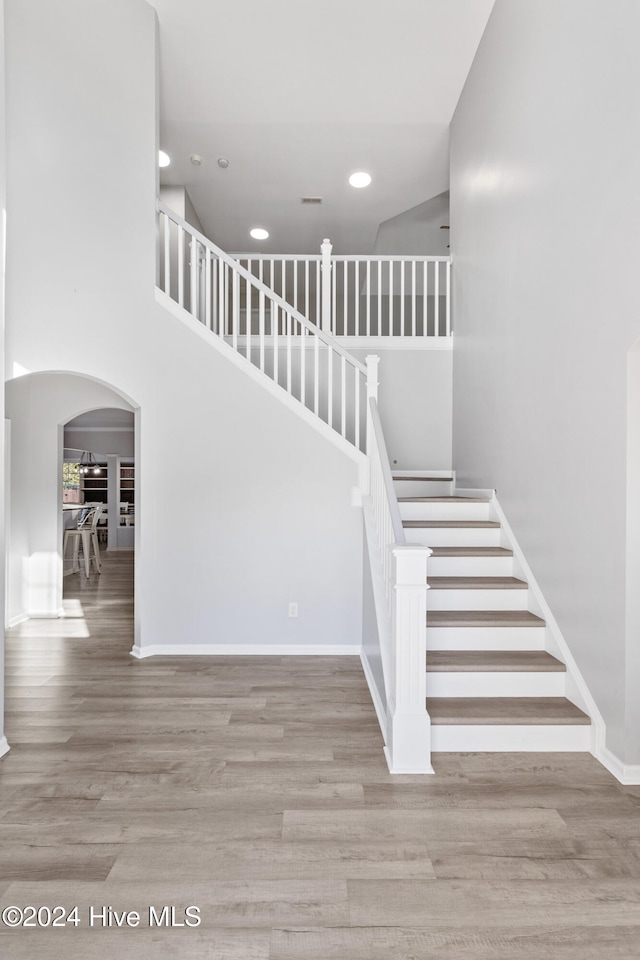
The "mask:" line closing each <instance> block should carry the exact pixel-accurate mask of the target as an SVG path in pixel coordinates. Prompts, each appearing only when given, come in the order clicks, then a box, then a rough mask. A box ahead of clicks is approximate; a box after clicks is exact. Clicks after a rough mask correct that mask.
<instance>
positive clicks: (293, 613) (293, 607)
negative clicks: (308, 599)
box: [289, 603, 298, 617]
mask: <svg viewBox="0 0 640 960" xmlns="http://www.w3.org/2000/svg"><path fill="white" fill-rule="evenodd" d="M289 616H290V617H297V616H298V604H297V603H290V604H289Z"/></svg>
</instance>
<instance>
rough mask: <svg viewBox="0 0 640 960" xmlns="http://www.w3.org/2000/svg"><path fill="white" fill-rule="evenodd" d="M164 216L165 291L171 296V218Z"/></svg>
mask: <svg viewBox="0 0 640 960" xmlns="http://www.w3.org/2000/svg"><path fill="white" fill-rule="evenodd" d="M163 218H164V292H165V293H166V294H167V296H169V297H170V296H171V220H169V217H168V216H167V215H166V214H163Z"/></svg>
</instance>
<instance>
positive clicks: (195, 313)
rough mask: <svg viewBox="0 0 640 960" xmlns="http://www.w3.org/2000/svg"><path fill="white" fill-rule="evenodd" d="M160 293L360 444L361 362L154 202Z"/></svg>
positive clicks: (362, 428) (363, 425) (363, 424)
mask: <svg viewBox="0 0 640 960" xmlns="http://www.w3.org/2000/svg"><path fill="white" fill-rule="evenodd" d="M157 284H158V287H159V288H160V290H161V291H163V293H164V294H165V295H166V296H167V297H168V298H169V299H170V300H171V301H172V302H173V303H175V304H177V305H178V307H180V308H182V309H183V310H186V311H187V312H188V313H189V314H191V316H192V317H193V318H194V319H195V320H198V321H199V322H200V323H202V324H203V326H205V327H206V328H207V329H208V330H210V331H211V332H212V333H213V334H215V335H217V336H218V337H220V338H221V339H222V340H224V342H225V344H226V345H227V347H230V348H231V349H232V350H233V351H234V353H235V355H236V359H237V357H241V358H242V359H243V360H245V361H246V362H247V363H249V364H251V365H252V366H253V367H254V368H256V369H257V370H259V371H260V372H261V373H262V374H264V375H265V376H266V377H268V378H269V379H270V380H271V381H272V382H273V383H275V384H276V385H277V386H278V387H280V388H282V390H284V391H285V392H286V393H287V394H288V395H289V397H291V398H292V399H294V400H297V401H299V403H301V404H302V406H303V407H305V408H306V410H307V411H309V412H310V413H311V414H313V415H314V416H315V417H316V418H318V419H319V420H321V421H323V422H324V423H325V424H326V425H327V426H328V427H330V428H331V429H332V430H333V431H335V432H336V433H338V434H339V435H340V436H341V437H342V438H343V439H344V440H346V441H347V442H348V443H350V444H352V445H353V446H354V447H355V448H356V449H358V450H360V451H362V452H364V451H365V449H366V418H367V412H366V398H367V365H366V364H365V363H362V362H361V361H360V360H358V359H356V358H355V357H353V356H352V355H351V354H350V353H349V352H348V351H347V350H345V348H344V347H343V346H342V345H341V344H340V343H338V342H337V340H335V338H334V337H332V336H331V335H330V334H328V333H325V332H324V331H322V330H320V329H318V327H316V325H315V324H314V323H313V322H312V321H310V320H308V319H307V318H306V317H305V316H303V315H302V314H301V313H299V312H298V310H296V309H295V307H293V306H292V305H291V304H290V303H287V302H286V301H285V300H284V299H283V298H282V297H281V296H280V295H279V294H278V293H276V292H275V291H274V290H272V289H270V288H269V287H268V286H267V285H266V284H265V283H263V282H262V281H261V280H260V279H259V278H258V277H256V276H254V275H253V274H252V273H250V272H249V271H247V270H246V269H245V268H244V267H243V266H242V265H241V264H240V263H239V262H238V260H236V259H234V258H233V257H230V256H229V255H228V254H227V253H225V252H224V251H223V250H221V249H220V248H219V247H217V246H216V245H215V244H214V243H212V242H211V241H210V240H208V239H207V238H206V237H205V236H203V235H202V234H201V233H199V232H198V231H197V230H196V229H195V228H194V227H192V226H190V225H189V224H188V223H187V222H186V221H185V220H183V219H182V218H181V217H179V216H177V214H175V213H174V212H173V211H172V210H171V209H170V208H169V207H167V206H165V205H164V204H163V203H160V202H159V203H158V278H157Z"/></svg>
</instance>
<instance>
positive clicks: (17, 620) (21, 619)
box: [7, 613, 29, 629]
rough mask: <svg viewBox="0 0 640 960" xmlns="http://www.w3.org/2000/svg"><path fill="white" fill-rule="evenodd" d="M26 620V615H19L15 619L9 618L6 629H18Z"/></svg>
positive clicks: (27, 615) (27, 617) (27, 616)
mask: <svg viewBox="0 0 640 960" xmlns="http://www.w3.org/2000/svg"><path fill="white" fill-rule="evenodd" d="M28 619H29V614H28V613H19V614H18V616H17V617H11V619H10V620H9V621H8V622H7V627H8V628H9V629H11V627H18V626H20V624H21V623H26V621H27V620H28Z"/></svg>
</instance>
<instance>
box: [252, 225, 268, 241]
mask: <svg viewBox="0 0 640 960" xmlns="http://www.w3.org/2000/svg"><path fill="white" fill-rule="evenodd" d="M249 233H250V235H251V236H252V237H253V239H254V240H266V239H267V238H268V236H269V231H268V230H265V229H264V227H254V228H253V230H250V231H249Z"/></svg>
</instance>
